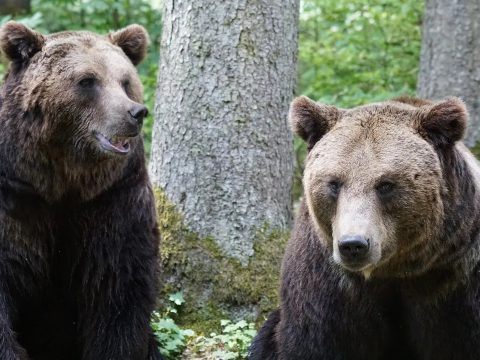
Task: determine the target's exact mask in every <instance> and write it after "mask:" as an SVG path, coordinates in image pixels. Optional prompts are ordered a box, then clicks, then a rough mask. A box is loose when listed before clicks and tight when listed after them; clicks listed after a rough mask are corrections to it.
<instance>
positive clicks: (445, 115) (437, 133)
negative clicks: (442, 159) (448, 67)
mask: <svg viewBox="0 0 480 360" xmlns="http://www.w3.org/2000/svg"><path fill="white" fill-rule="evenodd" d="M419 112H420V116H419V122H418V124H417V128H418V131H419V132H420V134H422V136H424V137H426V138H428V139H430V141H432V142H433V144H434V145H436V146H449V145H453V144H454V143H455V142H456V141H459V140H462V138H463V135H464V134H465V129H466V128H467V122H468V112H467V108H466V106H465V103H464V102H463V101H462V100H460V99H459V98H455V97H451V98H447V99H445V100H443V101H441V102H438V103H436V104H434V105H432V106H429V107H425V108H424V109H421V110H419Z"/></svg>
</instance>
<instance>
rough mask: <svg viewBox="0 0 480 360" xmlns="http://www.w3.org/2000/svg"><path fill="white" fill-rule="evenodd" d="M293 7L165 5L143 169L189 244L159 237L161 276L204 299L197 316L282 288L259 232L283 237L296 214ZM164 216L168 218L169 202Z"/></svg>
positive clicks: (254, 301)
mask: <svg viewBox="0 0 480 360" xmlns="http://www.w3.org/2000/svg"><path fill="white" fill-rule="evenodd" d="M298 6H299V4H298V0H261V1H246V0H232V1H222V2H219V1H217V0H206V1H190V0H176V1H172V0H166V1H165V2H164V12H163V16H164V18H163V20H164V27H163V35H162V43H161V61H160V69H159V79H158V90H157V102H156V110H155V125H154V130H153V142H152V154H151V162H150V170H151V176H152V181H153V183H154V186H155V187H156V188H157V189H159V193H160V194H159V197H161V196H163V200H164V201H165V202H167V201H168V203H169V204H170V205H172V204H173V206H174V211H176V212H177V213H178V214H179V216H180V217H181V219H182V222H183V224H184V225H185V228H186V229H188V231H190V232H192V233H194V234H195V236H196V238H195V239H192V237H189V238H188V239H185V238H184V240H183V244H179V243H180V242H181V241H180V239H179V236H178V235H175V236H172V239H169V237H168V236H164V242H163V245H162V252H163V253H164V261H165V271H166V272H167V273H168V274H170V275H172V276H173V278H175V281H172V284H178V285H180V286H182V287H183V289H184V291H185V295H186V299H187V301H186V303H187V304H192V302H195V301H197V300H198V299H201V300H202V301H201V302H198V303H197V304H198V308H201V309H205V308H206V306H207V305H208V304H210V305H212V306H213V305H216V309H217V310H218V309H219V307H222V308H223V309H225V308H227V307H231V308H232V309H233V308H235V309H233V310H234V312H235V313H238V311H240V310H239V309H241V310H242V311H243V310H245V311H247V312H251V310H252V308H251V307H252V306H255V305H258V303H259V302H260V301H261V300H262V298H264V297H267V296H268V295H269V294H266V293H263V294H261V292H262V290H260V291H259V290H258V289H259V288H260V289H261V287H262V286H267V287H270V288H271V289H272V291H273V292H274V293H276V288H277V283H276V282H275V281H274V283H273V284H272V283H271V282H272V279H271V278H268V279H266V278H264V279H262V278H261V276H262V274H261V273H262V272H265V271H268V272H276V273H278V270H279V269H278V262H279V259H280V257H281V253H282V250H283V246H282V243H278V242H275V241H274V240H272V238H269V237H268V235H266V236H267V238H268V239H270V240H271V241H270V242H268V239H267V238H265V236H263V235H265V234H267V233H268V234H271V232H272V231H275V230H280V231H285V230H287V229H288V227H289V225H290V222H291V217H292V211H291V210H292V206H291V203H292V200H291V186H292V173H293V153H292V135H291V132H290V131H289V128H288V124H287V111H288V106H289V103H290V101H291V99H292V97H293V92H294V84H295V75H296V66H295V65H296V53H297V20H298ZM170 210H171V211H173V208H170ZM160 216H168V215H167V210H166V208H165V206H164V207H162V208H161V210H160ZM164 225H165V226H167V227H168V226H170V227H171V226H172V225H171V224H168V222H165V223H164ZM163 230H164V234H165V232H166V231H165V229H163ZM262 234H263V235H262ZM262 236H263V237H262ZM260 238H261V239H260ZM169 240H171V241H170V242H169ZM188 241H191V242H193V244H190V245H189V244H188ZM267 242H268V244H267ZM257 245H258V246H257ZM179 246H181V249H180V250H178V249H177V250H178V251H174V253H175V254H173V253H172V249H171V248H172V247H176V248H178V247H179ZM262 246H263V248H265V247H268V248H271V249H272V250H273V251H276V253H275V254H273V253H272V254H269V255H268V256H265V258H263V260H262V261H264V260H266V261H267V262H266V263H265V264H263V263H262V264H263V266H264V267H265V270H264V269H263V268H261V269H258V268H256V269H254V267H255V264H257V265H258V257H257V256H260V255H259V254H257V253H256V250H258V252H261V250H260V249H259V247H262ZM256 247H257V248H256ZM200 249H202V250H200ZM277 249H280V250H279V251H278V250H277ZM175 255H176V256H175ZM205 269H207V270H205ZM251 271H254V272H255V274H256V275H258V277H256V276H253V275H252V272H251ZM204 273H205V277H203V278H202V275H203V274H204ZM242 273H244V275H245V276H251V278H248V279H247V278H245V277H242ZM263 280H265V281H266V282H270V284H264V283H263V284H262V281H263ZM252 282H253V283H252ZM192 287H195V290H193V289H192ZM245 287H253V288H254V289H245ZM229 290H231V291H229ZM272 291H270V293H272ZM199 292H200V293H199ZM220 293H221V294H220ZM250 295H251V296H250ZM265 302H268V301H267V300H265ZM270 302H271V301H270ZM192 305H193V304H192ZM271 305H272V304H271ZM271 305H270V306H271ZM273 305H274V304H273ZM218 306H219V307H218ZM207 307H208V306H207ZM192 313H198V309H197V310H195V311H193V312H192ZM208 316H211V315H205V317H207V318H208Z"/></svg>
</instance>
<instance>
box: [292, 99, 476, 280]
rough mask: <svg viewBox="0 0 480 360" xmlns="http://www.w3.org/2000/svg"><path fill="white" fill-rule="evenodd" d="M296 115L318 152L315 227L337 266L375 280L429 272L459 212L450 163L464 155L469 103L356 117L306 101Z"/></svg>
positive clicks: (412, 103)
mask: <svg viewBox="0 0 480 360" xmlns="http://www.w3.org/2000/svg"><path fill="white" fill-rule="evenodd" d="M289 116H290V122H291V125H292V128H293V131H294V132H295V133H296V134H298V135H299V136H300V137H301V138H303V139H304V140H305V141H306V142H307V144H308V155H307V158H306V161H305V172H304V178H303V183H304V192H305V201H306V204H307V206H308V211H309V214H310V218H311V219H312V221H313V223H314V224H313V225H314V228H315V229H316V232H317V233H318V238H319V239H320V241H321V242H323V244H324V245H325V246H326V247H327V248H328V249H329V250H330V251H331V254H332V258H333V260H334V261H335V263H337V264H339V265H340V266H341V267H343V268H344V269H347V270H348V271H350V272H356V273H362V274H363V275H364V276H365V277H367V278H368V277H369V276H370V275H378V276H382V275H383V276H391V275H393V274H395V275H396V276H397V275H399V276H408V275H409V274H415V273H421V272H422V271H425V269H426V267H428V264H429V263H431V262H433V261H435V258H436V257H438V254H439V250H438V248H439V247H441V246H445V245H439V243H438V242H436V240H435V239H437V238H438V237H439V236H440V234H439V232H442V231H444V227H443V224H444V222H445V212H446V211H447V210H446V207H447V206H451V205H452V204H446V201H447V198H448V195H447V193H448V192H449V191H450V190H452V189H450V188H449V184H447V183H448V182H449V181H450V179H448V176H447V175H446V171H445V164H446V163H448V162H449V161H451V159H452V158H453V157H455V156H457V155H458V154H457V153H458V151H457V150H456V147H457V145H456V143H457V142H458V141H459V140H461V139H462V137H463V134H464V132H465V128H466V124H467V111H466V108H465V105H464V103H463V102H462V101H461V100H459V99H457V98H449V99H446V100H444V101H440V102H437V103H433V102H430V101H427V100H421V99H399V100H396V101H395V100H392V101H386V102H382V103H375V104H369V105H365V106H360V107H356V108H353V109H349V110H346V109H340V108H337V107H335V106H331V105H323V104H319V103H316V102H313V101H312V100H310V99H308V98H306V97H300V98H297V99H296V100H294V102H293V103H292V105H291V109H290V115H289ZM448 159H450V160H448ZM451 163H452V164H453V166H455V163H454V162H451ZM447 172H448V171H447ZM450 192H451V191H450ZM452 201H454V199H453V200H452ZM452 206H453V205H452ZM426 254H428V258H427V256H426Z"/></svg>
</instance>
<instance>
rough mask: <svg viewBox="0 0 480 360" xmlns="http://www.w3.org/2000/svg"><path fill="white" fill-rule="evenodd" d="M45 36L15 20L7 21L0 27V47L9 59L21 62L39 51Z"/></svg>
mask: <svg viewBox="0 0 480 360" xmlns="http://www.w3.org/2000/svg"><path fill="white" fill-rule="evenodd" d="M43 44H45V38H44V37H43V35H42V34H40V33H38V32H36V31H33V30H32V29H30V28H28V27H27V26H25V25H23V24H20V23H18V22H16V21H9V22H7V23H6V24H5V25H3V26H2V27H1V28H0V48H1V49H2V52H3V53H4V54H5V55H6V56H7V58H8V60H10V61H17V62H23V61H26V60H28V59H30V58H31V57H32V56H33V55H35V54H36V53H37V52H39V51H40V50H41V49H42V47H43Z"/></svg>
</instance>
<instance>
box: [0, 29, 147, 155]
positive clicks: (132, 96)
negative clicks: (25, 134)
mask: <svg viewBox="0 0 480 360" xmlns="http://www.w3.org/2000/svg"><path fill="white" fill-rule="evenodd" d="M148 42H149V39H148V35H147V33H146V31H145V29H144V28H143V27H141V26H139V25H130V26H128V27H126V28H124V29H122V30H119V31H117V32H113V33H111V34H109V35H107V36H100V35H97V34H94V33H90V32H86V31H73V32H60V33H55V34H51V35H42V34H40V33H38V32H36V31H33V30H32V29H29V28H28V27H26V26H25V25H22V24H20V23H17V22H14V21H10V22H8V23H7V24H5V25H4V26H3V27H2V28H1V29H0V49H1V50H2V52H3V54H4V55H5V56H6V58H7V59H8V60H9V61H10V67H9V70H8V73H7V75H6V77H5V84H4V86H3V90H2V98H3V99H2V107H3V108H4V109H5V108H6V109H7V110H6V111H7V113H8V114H17V116H12V117H13V118H15V119H14V121H17V122H25V123H28V124H29V125H28V126H30V133H35V135H34V136H35V137H36V140H37V142H36V145H39V147H38V148H40V147H48V148H49V149H50V150H51V151H53V150H52V149H57V150H58V151H56V156H66V157H68V158H69V160H72V159H73V160H74V161H91V160H98V159H102V158H112V157H116V158H118V157H119V156H122V155H127V154H129V153H130V152H131V150H132V148H133V147H135V146H136V145H137V144H141V140H140V130H141V127H142V123H143V119H144V117H145V116H146V115H147V109H146V107H145V106H144V105H142V98H143V94H142V92H143V90H142V85H141V83H140V80H139V77H138V75H137V72H136V69H135V65H137V64H139V63H140V62H141V61H142V59H143V58H144V57H145V54H146V50H147V46H148Z"/></svg>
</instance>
